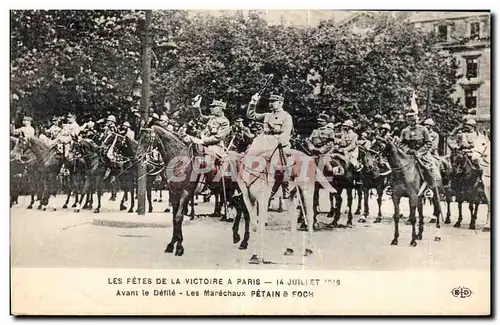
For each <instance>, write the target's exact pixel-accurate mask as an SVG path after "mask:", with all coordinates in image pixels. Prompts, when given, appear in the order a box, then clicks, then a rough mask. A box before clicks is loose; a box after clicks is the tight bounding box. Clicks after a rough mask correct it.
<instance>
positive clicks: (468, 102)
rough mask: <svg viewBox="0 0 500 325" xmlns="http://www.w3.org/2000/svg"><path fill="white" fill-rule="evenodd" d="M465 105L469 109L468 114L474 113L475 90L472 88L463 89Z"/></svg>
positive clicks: (475, 107) (475, 102) (475, 105)
mask: <svg viewBox="0 0 500 325" xmlns="http://www.w3.org/2000/svg"><path fill="white" fill-rule="evenodd" d="M465 107H466V108H467V110H468V111H469V114H476V109H477V90H473V89H466V90H465Z"/></svg>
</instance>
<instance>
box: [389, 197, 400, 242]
mask: <svg viewBox="0 0 500 325" xmlns="http://www.w3.org/2000/svg"><path fill="white" fill-rule="evenodd" d="M394 192H395V191H393V192H392V202H393V204H394V215H393V216H392V219H393V220H394V238H393V239H392V242H391V245H397V244H398V238H399V218H400V217H401V214H400V213H399V203H400V201H401V197H400V196H399V195H395V194H394Z"/></svg>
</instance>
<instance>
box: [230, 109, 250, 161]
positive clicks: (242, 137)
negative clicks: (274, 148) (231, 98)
mask: <svg viewBox="0 0 500 325" xmlns="http://www.w3.org/2000/svg"><path fill="white" fill-rule="evenodd" d="M234 122H235V123H234V125H233V130H232V131H233V134H234V135H233V143H231V144H230V146H234V147H235V149H236V151H237V152H240V153H241V152H245V150H246V149H247V148H248V146H249V145H250V144H251V143H252V140H253V139H254V138H255V135H254V134H253V133H252V131H250V128H249V127H247V126H245V125H244V124H243V118H242V117H237V118H236V119H235V120H234ZM228 149H231V148H228Z"/></svg>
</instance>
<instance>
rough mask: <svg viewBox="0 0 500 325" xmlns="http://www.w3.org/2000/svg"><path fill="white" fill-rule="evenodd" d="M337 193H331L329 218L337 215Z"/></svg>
mask: <svg viewBox="0 0 500 325" xmlns="http://www.w3.org/2000/svg"><path fill="white" fill-rule="evenodd" d="M335 194H336V193H329V195H328V196H329V199H330V212H328V215H327V216H326V217H327V218H333V217H335V205H334V202H335V203H336V200H334V199H335Z"/></svg>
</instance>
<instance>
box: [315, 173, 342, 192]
mask: <svg viewBox="0 0 500 325" xmlns="http://www.w3.org/2000/svg"><path fill="white" fill-rule="evenodd" d="M316 182H318V183H319V184H320V185H321V186H322V187H323V188H324V189H325V190H327V191H328V192H330V193H337V190H336V189H334V188H333V186H332V185H331V184H330V182H329V181H328V180H327V179H326V178H325V176H323V173H322V172H321V171H320V170H319V168H318V167H316Z"/></svg>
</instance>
